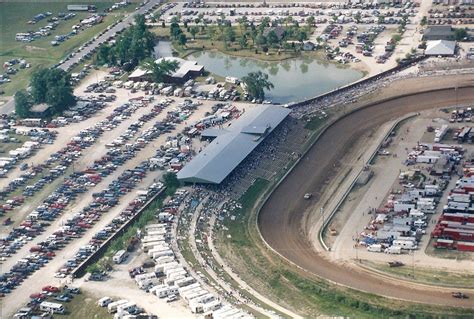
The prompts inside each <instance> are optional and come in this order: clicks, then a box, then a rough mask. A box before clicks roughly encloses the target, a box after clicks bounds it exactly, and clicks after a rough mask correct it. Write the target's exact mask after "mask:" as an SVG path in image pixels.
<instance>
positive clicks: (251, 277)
mask: <svg viewBox="0 0 474 319" xmlns="http://www.w3.org/2000/svg"><path fill="white" fill-rule="evenodd" d="M313 122H314V123H313ZM325 123H327V121H321V120H318V119H315V120H314V121H311V122H310V123H308V125H307V128H310V129H312V130H314V132H315V135H317V132H319V131H320V130H321V129H322V127H323V125H324V124H325ZM272 186H273V183H270V182H269V181H266V180H262V179H260V180H257V181H256V182H255V183H254V184H253V185H252V186H251V187H250V188H249V189H248V191H247V192H246V193H245V194H244V195H243V196H242V198H241V203H242V206H243V207H242V209H241V210H239V211H238V212H237V213H236V215H237V218H236V220H235V221H230V220H226V221H225V226H226V227H227V228H228V229H229V230H228V231H227V232H222V231H221V232H220V233H219V240H218V243H220V245H219V246H220V247H219V250H220V253H221V254H222V255H223V256H224V257H225V258H227V259H228V260H229V261H230V263H232V264H234V267H235V269H237V270H238V271H239V273H240V276H241V277H242V278H243V279H244V280H245V281H247V282H252V286H253V287H254V288H255V289H257V290H259V291H261V292H262V293H264V294H267V295H269V297H270V298H272V299H273V300H276V301H278V302H280V303H281V304H282V305H286V306H287V307H289V308H292V309H296V310H297V311H298V313H300V314H303V315H305V316H307V317H315V316H317V315H321V314H325V315H337V316H350V317H357V318H382V317H385V318H387V317H419V318H431V317H448V316H449V317H465V318H469V317H472V315H473V313H472V310H463V309H448V308H441V307H434V306H428V305H418V304H407V303H406V302H400V301H396V300H389V299H386V298H383V297H379V296H376V295H372V294H367V293H362V292H359V291H355V290H351V289H344V288H336V287H334V286H333V285H330V284H329V283H327V282H326V281H324V280H321V279H318V278H315V277H309V276H308V275H307V274H302V273H300V272H298V271H295V269H294V267H291V266H290V265H288V264H287V263H286V262H285V261H283V260H281V259H280V258H279V257H277V256H275V254H274V253H273V252H271V251H269V250H268V248H267V247H266V246H265V245H264V243H263V242H262V240H261V239H260V235H259V233H258V229H257V227H256V223H255V218H256V212H257V211H258V209H259V208H260V205H261V199H262V198H264V197H265V195H266V194H268V193H269V192H270V191H271V189H272ZM228 234H230V235H231V238H230V239H229V238H227V235H228ZM289 291H291V293H290V294H289V293H288V292H289Z"/></svg>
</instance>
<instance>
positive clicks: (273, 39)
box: [267, 30, 279, 46]
mask: <svg viewBox="0 0 474 319" xmlns="http://www.w3.org/2000/svg"><path fill="white" fill-rule="evenodd" d="M278 40H279V39H278V36H277V34H276V33H275V31H274V30H271V31H270V32H268V36H267V42H268V44H269V45H270V46H275V45H277V44H278Z"/></svg>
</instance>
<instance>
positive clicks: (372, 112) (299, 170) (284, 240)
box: [258, 87, 474, 308]
mask: <svg viewBox="0 0 474 319" xmlns="http://www.w3.org/2000/svg"><path fill="white" fill-rule="evenodd" d="M458 92H459V93H458V102H459V103H469V102H471V101H472V99H473V98H474V87H469V88H462V89H459V90H458ZM454 104H456V98H455V96H454V94H453V89H452V88H449V89H441V90H438V91H434V92H424V93H415V94H413V95H409V96H405V97H399V98H395V99H392V100H389V101H385V102H380V103H378V104H374V105H372V106H370V107H367V108H365V109H361V110H359V111H357V112H354V113H352V114H351V115H348V116H347V117H345V118H342V119H341V120H339V121H337V122H336V123H335V124H334V125H332V126H331V127H330V128H329V129H328V130H326V132H325V133H324V134H323V135H322V136H321V137H320V139H319V140H318V141H317V142H316V143H315V144H314V145H313V146H312V148H311V149H310V150H309V152H308V153H307V155H306V156H305V158H304V159H302V160H301V161H300V163H299V164H298V165H297V166H296V167H295V168H294V169H293V171H292V173H290V174H289V175H288V176H287V177H286V179H285V180H284V181H283V182H282V183H281V184H280V185H279V187H277V189H276V190H275V191H274V192H273V194H272V195H271V196H270V198H269V199H268V201H267V202H266V203H265V205H264V206H263V208H262V210H261V212H260V215H259V219H258V223H259V228H260V231H261V233H262V235H263V237H264V239H265V240H266V242H267V243H268V244H269V245H270V246H271V247H273V248H274V249H275V250H276V251H277V252H278V253H280V254H281V255H282V256H284V257H285V258H287V259H289V260H290V261H292V262H293V263H295V264H296V265H298V266H300V267H301V268H303V269H305V270H307V271H308V272H310V273H312V274H314V275H317V276H318V277H321V278H326V279H328V280H330V281H332V282H335V283H338V284H341V285H344V286H348V287H351V288H354V289H358V290H362V291H367V292H371V293H374V294H378V295H383V296H387V297H393V298H398V299H404V300H410V301H414V302H421V303H427V304H437V305H449V306H458V307H469V308H474V303H473V302H472V300H458V299H454V298H452V297H451V295H450V292H449V291H447V290H443V289H438V288H433V287H423V288H421V287H412V286H409V287H407V286H404V285H403V284H400V283H394V282H388V281H386V280H384V279H382V278H379V277H377V276H374V275H371V274H368V273H366V272H363V271H355V270H354V269H349V268H347V267H345V266H342V265H338V264H334V263H331V262H330V261H328V260H327V259H326V258H324V257H323V256H322V255H320V254H318V253H317V252H316V251H315V250H314V249H313V247H312V245H311V243H310V241H309V240H308V238H307V237H308V233H309V231H308V228H309V227H310V226H311V225H307V226H304V225H305V223H304V222H305V218H306V216H305V215H306V214H305V211H307V210H308V209H310V208H311V206H313V205H315V204H316V201H317V200H318V198H317V197H318V196H313V197H314V198H313V199H312V200H310V201H304V200H303V195H304V194H305V193H313V194H318V193H319V192H320V191H323V189H322V188H323V187H324V185H325V183H324V182H325V181H326V180H329V179H331V178H333V177H334V176H335V175H336V171H335V168H334V163H337V162H338V161H339V160H340V159H341V158H342V157H343V155H344V154H346V153H347V152H349V151H351V147H352V145H354V144H355V142H356V141H357V140H358V138H359V137H360V136H361V135H362V133H363V132H367V131H368V130H371V129H373V128H376V127H378V126H380V125H381V124H383V123H386V122H387V121H390V120H393V119H395V118H398V117H401V116H403V115H404V114H407V113H411V112H417V111H421V110H426V109H431V108H441V107H445V106H450V105H454ZM306 227H308V228H306Z"/></svg>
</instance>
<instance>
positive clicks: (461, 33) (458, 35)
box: [454, 28, 468, 41]
mask: <svg viewBox="0 0 474 319" xmlns="http://www.w3.org/2000/svg"><path fill="white" fill-rule="evenodd" d="M467 36H468V34H467V29H466V28H457V29H454V39H456V41H462V40H464V39H465V38H467Z"/></svg>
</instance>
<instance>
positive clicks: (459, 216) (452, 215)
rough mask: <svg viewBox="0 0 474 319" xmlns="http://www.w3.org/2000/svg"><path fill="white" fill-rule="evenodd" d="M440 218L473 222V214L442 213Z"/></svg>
mask: <svg viewBox="0 0 474 319" xmlns="http://www.w3.org/2000/svg"><path fill="white" fill-rule="evenodd" d="M440 219H441V220H447V221H453V222H463V223H474V215H471V214H465V213H443V215H442V216H441V218H440Z"/></svg>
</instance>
